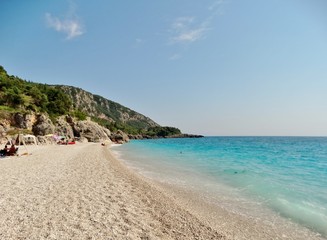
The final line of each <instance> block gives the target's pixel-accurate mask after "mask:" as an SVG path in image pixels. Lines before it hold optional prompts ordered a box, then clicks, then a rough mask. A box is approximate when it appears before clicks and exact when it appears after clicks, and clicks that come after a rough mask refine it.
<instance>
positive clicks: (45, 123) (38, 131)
mask: <svg viewBox="0 0 327 240" xmlns="http://www.w3.org/2000/svg"><path fill="white" fill-rule="evenodd" d="M32 131H33V133H34V135H36V136H44V135H47V134H53V133H54V131H55V126H54V125H53V123H52V121H51V120H50V119H49V118H48V117H47V116H46V115H44V114H39V115H37V116H36V122H35V124H34V125H33V128H32Z"/></svg>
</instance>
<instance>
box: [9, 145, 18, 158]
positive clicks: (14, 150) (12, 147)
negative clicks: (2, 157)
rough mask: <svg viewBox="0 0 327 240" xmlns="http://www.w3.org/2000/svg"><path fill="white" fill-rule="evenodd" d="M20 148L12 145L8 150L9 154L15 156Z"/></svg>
mask: <svg viewBox="0 0 327 240" xmlns="http://www.w3.org/2000/svg"><path fill="white" fill-rule="evenodd" d="M17 150H18V148H16V147H15V145H14V144H12V145H11V147H10V148H9V151H8V152H7V155H8V156H14V155H15V154H16V152H17Z"/></svg>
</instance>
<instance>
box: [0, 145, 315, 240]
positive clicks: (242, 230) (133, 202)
mask: <svg viewBox="0 0 327 240" xmlns="http://www.w3.org/2000/svg"><path fill="white" fill-rule="evenodd" d="M28 148H29V150H30V152H31V153H32V154H31V155H28V156H21V157H10V158H4V159H1V160H0V168H1V170H2V174H1V175H0V181H1V182H2V184H1V185H0V213H1V214H0V222H1V223H2V224H1V225H0V238H1V239H17V238H18V239H307V236H304V235H301V233H293V234H294V235H290V236H287V235H285V234H284V233H283V232H278V231H279V228H277V229H272V228H269V226H267V224H265V223H261V222H259V223H258V222H257V223H254V222H251V219H248V218H246V217H245V218H242V216H237V215H235V214H233V213H230V212H228V211H226V210H224V209H219V208H217V206H213V205H210V204H208V203H206V202H204V201H202V200H201V199H200V198H199V197H198V196H197V195H196V194H195V193H192V192H188V191H185V190H183V189H178V188H174V187H173V186H169V185H164V184H162V183H158V182H155V181H151V180H150V179H147V178H145V177H143V176H141V175H139V174H138V173H137V172H135V171H133V170H131V169H130V168H129V167H128V166H125V165H124V163H122V162H121V161H120V160H118V159H117V158H115V157H114V156H113V154H112V151H111V150H110V148H109V147H103V146H101V145H100V144H92V143H85V144H81V143H78V144H76V145H74V146H57V145H48V146H34V147H28ZM311 239H321V238H319V236H316V237H314V236H311Z"/></svg>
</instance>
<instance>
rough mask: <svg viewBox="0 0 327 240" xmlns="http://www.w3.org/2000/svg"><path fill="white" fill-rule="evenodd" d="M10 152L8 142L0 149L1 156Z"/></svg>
mask: <svg viewBox="0 0 327 240" xmlns="http://www.w3.org/2000/svg"><path fill="white" fill-rule="evenodd" d="M7 153H8V148H7V144H6V145H5V148H4V149H2V150H0V155H1V156H6V155H7Z"/></svg>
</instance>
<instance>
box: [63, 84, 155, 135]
mask: <svg viewBox="0 0 327 240" xmlns="http://www.w3.org/2000/svg"><path fill="white" fill-rule="evenodd" d="M57 87H58V88H60V89H61V90H63V92H64V93H65V94H67V95H68V96H69V97H70V99H71V100H72V102H73V105H74V108H76V109H78V110H79V111H81V112H84V113H87V114H88V115H89V116H90V117H92V119H94V120H95V121H99V122H105V121H107V122H108V124H109V126H108V127H110V126H114V124H113V123H116V126H119V125H121V126H126V127H131V129H138V130H145V129H149V128H151V127H158V126H159V124H157V123H155V122H154V121H153V120H151V119H150V118H148V117H146V116H144V115H142V114H140V113H138V112H135V111H133V110H131V109H129V108H127V107H124V106H122V105H121V104H119V103H116V102H113V101H111V100H108V99H106V98H104V97H101V96H99V95H94V94H92V93H90V92H87V91H85V90H83V89H81V88H77V87H72V86H63V85H61V86H57Z"/></svg>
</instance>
